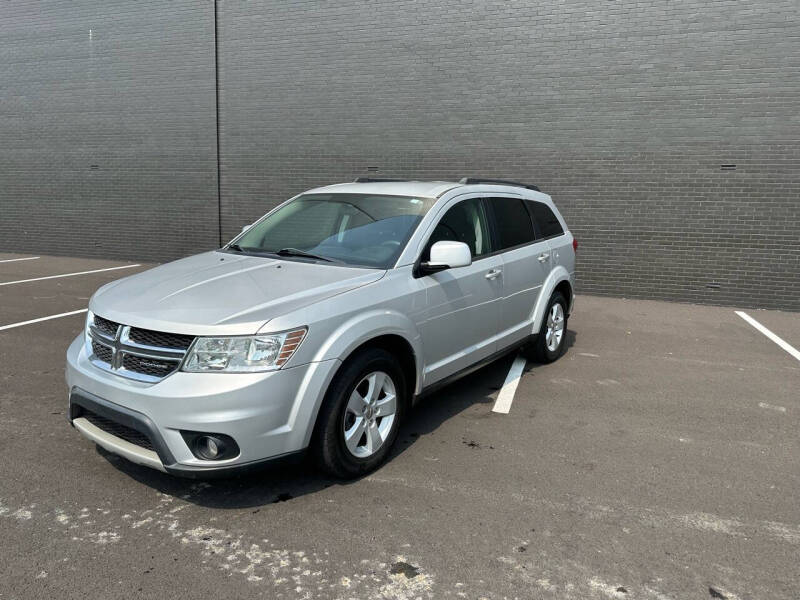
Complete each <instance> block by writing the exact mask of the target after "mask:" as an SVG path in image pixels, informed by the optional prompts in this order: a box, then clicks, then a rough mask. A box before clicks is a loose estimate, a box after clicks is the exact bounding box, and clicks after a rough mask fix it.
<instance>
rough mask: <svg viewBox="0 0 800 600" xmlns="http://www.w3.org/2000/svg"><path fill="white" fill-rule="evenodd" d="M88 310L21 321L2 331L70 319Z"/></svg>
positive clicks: (0, 328) (0, 327) (3, 326)
mask: <svg viewBox="0 0 800 600" xmlns="http://www.w3.org/2000/svg"><path fill="white" fill-rule="evenodd" d="M87 310H89V309H88V308H82V309H80V310H73V311H72V312H65V313H61V314H60V315H50V316H49V317H39V318H38V319H31V320H30V321H20V322H19V323H12V324H11V325H0V331H3V330H4V329H14V327H22V326H23V325H31V324H33V323H41V322H42V321H49V320H50V319H60V318H61V317H69V316H70V315H78V314H80V313H85V312H86V311H87Z"/></svg>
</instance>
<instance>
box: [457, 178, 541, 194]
mask: <svg viewBox="0 0 800 600" xmlns="http://www.w3.org/2000/svg"><path fill="white" fill-rule="evenodd" d="M458 183H463V184H464V185H473V184H476V183H496V184H497V185H511V186H514V187H521V188H525V189H528V190H533V191H534V192H541V191H542V190H540V189H539V188H538V187H537V186H535V185H531V184H528V183H519V182H518V181H506V180H505V179H484V178H483V177H464V178H463V179H461V181H459V182H458Z"/></svg>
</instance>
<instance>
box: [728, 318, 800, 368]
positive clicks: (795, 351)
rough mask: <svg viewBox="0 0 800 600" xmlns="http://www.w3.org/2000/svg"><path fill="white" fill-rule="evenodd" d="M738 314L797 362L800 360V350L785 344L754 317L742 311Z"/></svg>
mask: <svg viewBox="0 0 800 600" xmlns="http://www.w3.org/2000/svg"><path fill="white" fill-rule="evenodd" d="M736 314H737V315H739V316H740V317H742V318H743V319H744V320H745V321H747V322H748V323H750V325H752V326H753V327H755V328H756V329H758V330H759V331H760V332H761V333H763V334H764V335H765V336H767V337H768V338H769V339H771V340H772V341H773V342H775V343H776V344H778V346H780V347H781V348H783V349H784V350H786V351H787V352H788V353H789V354H791V355H792V356H794V357H795V358H796V359H797V360H800V350H798V349H797V348H794V347H793V346H791V345H790V344H789V343H788V342H785V341H784V340H782V339H781V338H779V337H778V336H777V335H775V334H774V333H772V332H771V331H770V330H769V329H767V328H766V327H764V326H763V325H762V324H761V323H759V322H758V321H756V320H755V319H754V318H753V317H751V316H750V315H748V314H747V313H744V312H742V311H740V310H737V311H736Z"/></svg>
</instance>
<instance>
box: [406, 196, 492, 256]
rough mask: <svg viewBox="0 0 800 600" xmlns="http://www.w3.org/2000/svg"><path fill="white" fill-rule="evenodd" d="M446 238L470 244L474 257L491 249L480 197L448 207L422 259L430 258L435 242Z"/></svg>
mask: <svg viewBox="0 0 800 600" xmlns="http://www.w3.org/2000/svg"><path fill="white" fill-rule="evenodd" d="M445 240H446V241H454V242H464V243H465V244H466V245H467V246H469V249H470V252H472V256H473V257H477V256H482V255H484V254H488V253H489V252H490V251H491V250H490V248H489V227H488V226H487V222H486V214H485V213H484V211H483V203H482V202H481V201H480V199H478V198H472V199H470V200H464V201H462V202H459V203H458V204H456V205H455V206H453V207H452V208H450V209H448V211H447V212H446V213H445V215H444V216H443V217H442V219H441V220H440V221H439V223H438V224H437V225H436V228H435V229H434V230H433V233H432V234H431V237H430V239H429V240H428V244H427V245H426V246H425V251H424V252H423V253H422V260H423V261H426V260H428V259H429V258H430V252H431V246H433V244H435V243H436V242H441V241H445Z"/></svg>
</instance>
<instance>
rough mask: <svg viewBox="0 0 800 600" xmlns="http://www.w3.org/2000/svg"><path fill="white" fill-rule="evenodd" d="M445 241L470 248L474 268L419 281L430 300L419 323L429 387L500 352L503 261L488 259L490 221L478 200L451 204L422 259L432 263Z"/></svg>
mask: <svg viewBox="0 0 800 600" xmlns="http://www.w3.org/2000/svg"><path fill="white" fill-rule="evenodd" d="M441 240H452V241H458V242H464V243H465V244H467V245H468V246H469V247H470V251H471V252H472V264H471V265H470V266H468V267H460V268H457V269H447V270H445V271H440V272H439V273H434V274H432V275H427V276H425V277H422V278H421V279H420V283H421V284H422V285H423V286H424V288H425V292H426V296H427V307H426V310H425V311H424V313H423V315H422V319H421V320H420V323H419V329H420V334H421V335H422V343H423V348H425V357H424V358H425V374H424V382H423V385H425V386H427V385H430V384H432V383H435V382H436V381H439V380H441V379H444V378H445V377H448V376H450V375H452V374H454V373H456V372H458V371H460V370H462V369H465V368H467V367H469V366H471V365H473V364H474V363H476V362H478V361H480V360H482V359H484V358H487V357H488V356H490V355H491V354H493V353H494V352H495V350H496V343H495V336H496V335H497V327H498V319H499V317H498V314H499V311H500V307H499V306H500V305H499V302H500V298H501V295H502V289H503V273H502V270H503V260H502V258H501V257H500V256H497V255H495V256H488V254H489V253H490V252H491V237H490V233H489V221H488V219H487V215H486V212H485V208H484V205H483V203H482V202H481V200H480V199H479V198H468V199H466V200H461V201H456V202H455V203H454V204H452V205H450V206H449V208H448V209H447V210H446V212H445V213H444V215H443V216H442V217H441V219H440V220H439V222H438V223H437V225H436V226H435V228H434V230H433V233H432V234H431V236H430V238H429V239H428V241H427V243H426V245H425V249H424V250H423V253H422V258H421V260H423V261H425V260H427V259H428V255H429V252H430V247H431V246H432V245H433V244H434V243H435V242H438V241H441Z"/></svg>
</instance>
